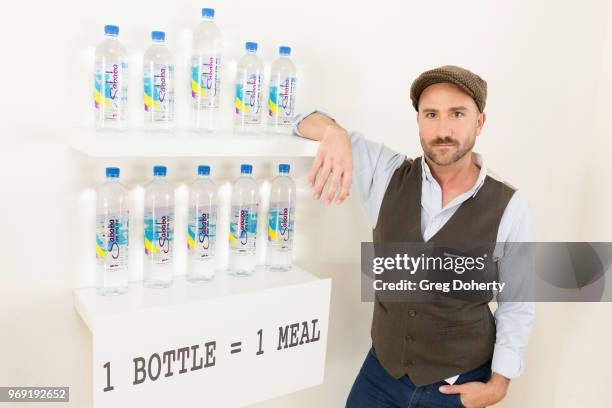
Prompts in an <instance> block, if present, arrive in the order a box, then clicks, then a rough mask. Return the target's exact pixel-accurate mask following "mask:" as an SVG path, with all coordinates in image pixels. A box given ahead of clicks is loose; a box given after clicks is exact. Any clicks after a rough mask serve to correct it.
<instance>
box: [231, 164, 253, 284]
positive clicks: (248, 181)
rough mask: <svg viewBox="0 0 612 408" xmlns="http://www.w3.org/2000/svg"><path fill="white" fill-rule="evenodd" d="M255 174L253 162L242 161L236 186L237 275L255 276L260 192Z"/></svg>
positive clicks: (233, 215) (233, 270)
mask: <svg viewBox="0 0 612 408" xmlns="http://www.w3.org/2000/svg"><path fill="white" fill-rule="evenodd" d="M252 173H253V166H252V165H250V164H242V165H241V166H240V177H238V179H237V180H236V181H235V182H234V185H233V186H232V203H231V210H230V233H229V240H230V242H229V244H230V259H229V264H230V265H229V268H230V273H232V274H233V275H251V274H253V273H254V272H255V261H256V259H255V244H256V240H257V211H258V194H259V192H258V188H257V183H256V182H255V180H254V179H253V176H252Z"/></svg>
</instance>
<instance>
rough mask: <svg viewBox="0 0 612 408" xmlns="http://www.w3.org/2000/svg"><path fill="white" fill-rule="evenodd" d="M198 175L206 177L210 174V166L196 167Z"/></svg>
mask: <svg viewBox="0 0 612 408" xmlns="http://www.w3.org/2000/svg"><path fill="white" fill-rule="evenodd" d="M198 174H199V175H200V176H208V175H209V174H210V166H204V165H200V166H198Z"/></svg>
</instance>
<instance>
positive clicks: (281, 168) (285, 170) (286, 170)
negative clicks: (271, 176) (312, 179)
mask: <svg viewBox="0 0 612 408" xmlns="http://www.w3.org/2000/svg"><path fill="white" fill-rule="evenodd" d="M289 170H291V166H290V165H288V164H286V163H281V164H279V165H278V172H279V173H289Z"/></svg>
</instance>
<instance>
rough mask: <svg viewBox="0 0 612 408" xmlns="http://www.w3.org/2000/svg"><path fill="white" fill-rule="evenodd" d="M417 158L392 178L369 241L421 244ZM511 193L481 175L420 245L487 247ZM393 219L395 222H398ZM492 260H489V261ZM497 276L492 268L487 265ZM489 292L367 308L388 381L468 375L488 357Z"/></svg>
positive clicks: (492, 338)
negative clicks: (468, 194) (478, 183)
mask: <svg viewBox="0 0 612 408" xmlns="http://www.w3.org/2000/svg"><path fill="white" fill-rule="evenodd" d="M421 183H422V168H421V158H417V159H415V160H406V161H405V162H404V163H403V164H402V165H401V166H400V167H399V168H398V169H397V170H396V171H395V173H394V174H393V176H392V177H391V181H390V182H389V186H388V187H387V190H386V192H385V196H384V198H383V201H382V205H381V208H380V212H379V216H378V221H377V224H376V228H375V229H374V231H373V239H374V242H375V243H376V242H423V241H424V240H423V236H422V234H421V191H422V190H421ZM513 194H514V189H512V188H511V187H509V186H507V185H506V184H504V183H502V182H500V181H497V180H495V179H493V178H491V177H489V176H487V177H486V178H485V180H484V183H483V185H482V186H481V188H480V189H479V190H478V193H477V194H476V195H475V196H473V197H471V198H468V199H467V200H466V201H465V202H463V203H462V204H461V205H460V207H459V208H458V209H457V211H456V212H455V213H454V214H453V216H452V217H451V218H450V219H449V220H448V222H447V223H446V224H445V225H444V226H443V227H442V228H441V229H440V230H439V231H438V232H437V233H436V234H435V235H434V236H433V237H432V238H431V239H430V240H429V241H428V242H434V243H438V242H468V243H469V242H480V243H482V242H486V243H491V245H492V246H494V245H495V241H496V240H497V230H498V227H499V223H500V220H501V218H502V215H503V213H504V210H505V208H506V205H507V204H508V202H509V201H510V198H511V197H512V195H513ZM398 214H401V216H398ZM491 259H492V258H491ZM491 264H492V267H493V268H495V270H494V272H495V273H497V264H496V263H495V262H491ZM492 297H493V296H492V294H490V295H488V296H485V297H484V298H483V297H481V298H478V299H469V300H466V299H463V300H452V299H451V300H450V301H449V302H427V303H416V302H382V301H381V300H380V299H379V298H378V297H377V298H376V301H375V302H374V316H373V319H372V329H371V335H372V341H373V343H374V349H375V352H376V356H377V357H378V360H379V361H380V363H381V364H382V366H383V367H384V368H385V369H386V370H387V371H388V372H389V374H391V375H392V376H393V377H394V378H400V377H402V376H404V375H408V376H409V377H410V379H411V380H412V382H413V383H414V384H415V385H417V386H423V385H427V384H432V383H435V382H438V381H441V380H443V379H446V378H449V377H452V376H454V375H457V374H460V373H463V372H466V371H469V370H471V369H473V368H476V367H478V366H480V365H481V364H483V363H485V362H486V361H488V360H489V359H491V358H492V356H493V346H494V344H495V321H494V318H493V315H492V314H491V311H490V309H489V306H488V303H489V302H490V301H491V299H492Z"/></svg>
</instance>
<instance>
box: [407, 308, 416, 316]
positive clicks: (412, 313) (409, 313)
mask: <svg viewBox="0 0 612 408" xmlns="http://www.w3.org/2000/svg"><path fill="white" fill-rule="evenodd" d="M408 316H410V317H414V316H416V310H414V309H410V310H409V311H408Z"/></svg>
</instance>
